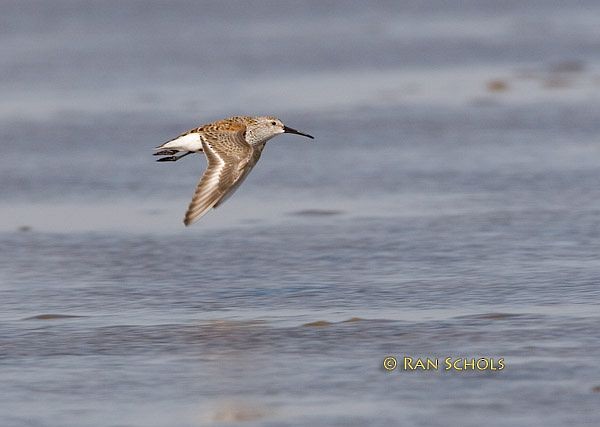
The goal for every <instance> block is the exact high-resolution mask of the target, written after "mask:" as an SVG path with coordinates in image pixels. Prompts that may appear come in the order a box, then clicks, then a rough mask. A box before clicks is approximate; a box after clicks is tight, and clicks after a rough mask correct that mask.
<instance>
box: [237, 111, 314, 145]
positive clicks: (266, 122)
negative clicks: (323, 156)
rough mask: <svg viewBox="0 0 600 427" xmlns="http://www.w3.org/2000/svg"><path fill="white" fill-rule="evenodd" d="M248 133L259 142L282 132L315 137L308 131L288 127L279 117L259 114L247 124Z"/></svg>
mask: <svg viewBox="0 0 600 427" xmlns="http://www.w3.org/2000/svg"><path fill="white" fill-rule="evenodd" d="M247 129H248V133H249V135H251V137H252V139H253V140H255V141H256V142H257V143H258V142H266V141H268V140H269V139H271V138H273V137H274V136H276V135H279V134H281V133H295V134H296V135H302V136H305V137H307V138H310V139H314V137H313V136H311V135H308V134H306V133H302V132H299V131H297V130H296V129H292V128H290V127H287V126H286V125H284V124H283V123H282V121H281V120H279V119H278V118H277V117H273V116H259V117H254V120H252V122H251V123H250V124H248V125H247Z"/></svg>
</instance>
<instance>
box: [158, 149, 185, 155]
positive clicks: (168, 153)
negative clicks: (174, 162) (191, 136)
mask: <svg viewBox="0 0 600 427" xmlns="http://www.w3.org/2000/svg"><path fill="white" fill-rule="evenodd" d="M178 152H179V151H178V150H161V151H157V152H156V153H154V155H155V156H172V155H173V154H177V153H178Z"/></svg>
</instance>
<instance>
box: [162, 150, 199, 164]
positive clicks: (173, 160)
mask: <svg viewBox="0 0 600 427" xmlns="http://www.w3.org/2000/svg"><path fill="white" fill-rule="evenodd" d="M192 153H193V151H186V152H185V153H183V154H182V155H181V156H169V157H161V158H160V159H158V160H156V161H157V162H176V161H177V160H179V159H181V158H182V157H185V156H187V155H188V154H192Z"/></svg>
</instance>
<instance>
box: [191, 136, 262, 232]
mask: <svg viewBox="0 0 600 427" xmlns="http://www.w3.org/2000/svg"><path fill="white" fill-rule="evenodd" d="M244 131H245V127H244V128H243V129H240V128H239V127H238V128H232V129H228V130H226V131H223V130H220V131H216V130H215V131H213V132H210V131H209V130H207V131H206V132H205V133H204V134H203V136H204V138H202V148H203V151H204V154H205V155H206V159H207V160H208V166H207V168H206V171H205V172H204V174H203V175H202V178H200V181H199V182H198V185H197V186H196V191H195V192H194V196H193V197H192V201H191V202H190V205H189V207H188V210H187V212H186V214H185V218H184V221H183V222H184V224H185V225H190V224H192V223H193V222H195V221H197V220H198V219H199V218H201V217H202V216H203V215H204V214H206V212H208V211H209V210H210V209H211V208H212V207H214V206H215V205H216V204H217V203H219V201H220V200H221V199H222V198H223V197H224V196H225V195H226V194H227V193H229V191H230V190H231V189H232V188H235V187H236V183H237V182H238V181H239V180H240V178H242V177H244V176H245V175H247V173H248V172H249V169H251V168H252V166H254V164H255V162H250V160H251V159H252V158H253V156H252V153H253V148H252V146H251V145H250V144H248V143H247V142H246V140H245V138H244Z"/></svg>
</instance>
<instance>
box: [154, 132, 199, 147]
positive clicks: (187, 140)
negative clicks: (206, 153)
mask: <svg viewBox="0 0 600 427" xmlns="http://www.w3.org/2000/svg"><path fill="white" fill-rule="evenodd" d="M159 148H169V149H171V150H179V151H202V141H200V135H199V134H197V133H188V134H187V135H183V136H180V137H179V138H175V139H172V140H171V141H168V142H165V143H164V144H163V145H161V146H160V147H159Z"/></svg>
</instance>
